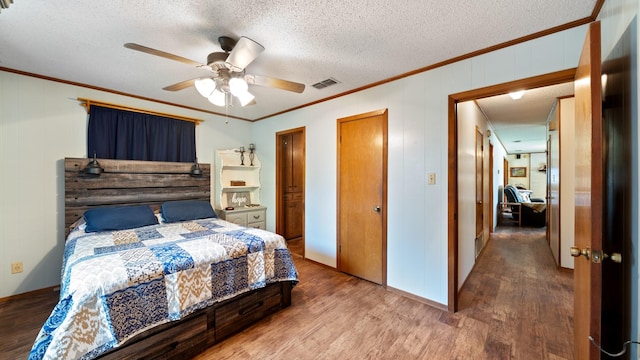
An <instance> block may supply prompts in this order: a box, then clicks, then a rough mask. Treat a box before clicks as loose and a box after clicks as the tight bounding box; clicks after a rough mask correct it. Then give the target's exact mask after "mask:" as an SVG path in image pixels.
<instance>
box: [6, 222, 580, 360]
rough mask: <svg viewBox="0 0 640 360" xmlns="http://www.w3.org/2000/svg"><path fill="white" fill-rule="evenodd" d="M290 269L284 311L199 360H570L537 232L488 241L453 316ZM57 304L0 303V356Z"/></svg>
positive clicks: (564, 280)
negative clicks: (295, 274) (296, 279)
mask: <svg viewBox="0 0 640 360" xmlns="http://www.w3.org/2000/svg"><path fill="white" fill-rule="evenodd" d="M295 261H296V265H297V267H298V271H299V274H300V283H299V284H298V285H297V286H296V287H295V288H294V289H293V294H292V301H293V304H292V305H291V307H289V308H287V309H284V310H283V311H280V312H279V313H277V314H275V315H272V316H271V317H269V318H267V319H265V320H263V321H261V322H260V323H258V324H256V325H254V326H252V327H250V328H249V329H247V330H245V331H243V332H242V333H239V334H237V335H235V336H233V337H231V338H229V339H227V340H225V341H224V342H222V343H221V344H218V345H216V346H213V347H211V348H209V349H208V350H207V351H206V352H205V353H203V354H201V355H200V356H198V357H197V359H199V360H205V359H211V360H213V359H236V358H243V359H246V358H253V359H285V358H286V359H335V358H350V359H396V358H402V359H554V360H557V359H573V355H572V346H573V345H572V344H573V320H572V315H573V310H572V306H573V280H572V279H573V275H572V274H571V272H568V271H562V270H557V269H556V267H555V265H554V263H553V259H552V257H551V254H550V251H549V248H548V246H547V245H546V240H545V239H544V230H539V229H536V230H532V229H527V228H517V227H515V228H513V227H502V228H499V230H498V231H497V232H496V233H494V234H492V239H491V240H490V241H489V242H488V244H487V246H486V248H485V250H484V252H483V253H482V254H481V255H480V257H479V259H478V262H477V264H476V267H475V269H474V271H473V272H472V273H471V275H470V276H469V278H468V279H467V281H466V283H465V284H464V286H463V288H462V290H461V292H460V297H459V298H460V311H459V312H457V313H455V314H451V313H448V312H446V311H442V310H438V309H435V308H433V307H430V306H428V305H426V304H423V303H420V302H417V301H415V300H412V299H409V298H406V297H404V296H402V295H400V294H398V293H395V292H392V291H388V290H386V289H384V288H382V287H381V286H378V285H375V284H373V283H370V282H367V281H364V280H360V279H358V278H355V277H352V276H349V275H346V274H343V273H339V272H337V271H334V270H332V269H329V268H327V267H325V266H321V265H318V264H316V263H314V262H311V261H308V260H303V259H302V258H299V257H295ZM56 297H57V294H51V293H48V294H44V295H38V296H37V297H34V298H32V299H27V300H18V301H8V302H5V303H1V304H0V339H2V342H0V354H2V355H0V358H5V356H7V357H6V358H8V359H14V358H15V359H18V358H26V356H27V354H28V351H29V349H30V347H31V344H32V342H33V339H34V338H35V336H36V334H37V332H38V331H39V329H40V326H41V325H42V323H43V322H44V320H45V319H46V317H47V316H48V314H49V313H50V311H51V309H52V308H53V306H54V304H55V301H56ZM25 314H29V316H25Z"/></svg>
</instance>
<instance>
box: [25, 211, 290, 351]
mask: <svg viewBox="0 0 640 360" xmlns="http://www.w3.org/2000/svg"><path fill="white" fill-rule="evenodd" d="M287 280H292V281H294V283H297V281H298V274H297V271H296V268H295V266H294V264H293V260H292V257H291V253H290V252H289V250H288V249H287V245H286V242H285V240H284V238H282V237H281V236H280V235H277V234H274V233H271V232H268V231H264V230H260V229H253V228H245V227H240V226H238V225H235V224H232V223H229V222H226V221H224V220H220V219H202V220H194V221H187V222H180V223H171V224H159V225H152V226H145V227H141V228H137V229H131V230H122V231H113V232H98V233H85V232H84V231H83V230H82V229H79V230H76V231H74V232H72V233H71V234H70V235H69V237H68V239H67V243H66V245H65V252H64V259H63V266H62V283H61V286H60V301H59V302H58V304H57V305H56V307H55V308H54V310H53V312H52V314H51V316H50V317H49V319H48V320H47V321H46V323H45V324H44V326H43V327H42V329H41V330H40V333H39V334H38V336H37V338H36V340H35V343H34V345H33V348H32V349H31V353H30V355H29V359H92V358H95V357H97V356H99V355H100V354H103V353H104V352H106V351H108V350H110V349H112V348H115V347H117V346H119V345H121V344H123V343H124V342H125V341H126V340H127V339H129V338H131V337H133V336H135V335H136V334H139V333H141V332H143V331H145V330H147V329H149V328H151V327H153V326H156V325H159V324H163V323H166V322H169V321H173V320H179V319H181V318H184V317H185V316H187V315H189V314H191V313H193V312H194V311H196V310H198V309H202V308H205V307H207V306H210V305H212V304H214V303H216V302H219V301H222V300H225V299H229V298H232V297H234V296H236V295H238V294H241V293H243V292H247V291H250V290H252V289H256V288H261V287H264V286H265V285H266V284H269V283H273V282H278V281H287Z"/></svg>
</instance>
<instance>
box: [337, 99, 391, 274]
mask: <svg viewBox="0 0 640 360" xmlns="http://www.w3.org/2000/svg"><path fill="white" fill-rule="evenodd" d="M386 179H387V111H386V110H381V111H374V112H370V113H366V114H362V115H356V116H352V117H347V118H343V119H339V120H338V191H337V194H338V199H337V202H338V219H337V226H338V244H337V245H338V256H337V258H338V270H340V271H343V272H346V273H349V274H352V275H355V276H357V277H360V278H362V279H365V280H369V281H371V282H374V283H377V284H382V285H386V196H387V190H386Z"/></svg>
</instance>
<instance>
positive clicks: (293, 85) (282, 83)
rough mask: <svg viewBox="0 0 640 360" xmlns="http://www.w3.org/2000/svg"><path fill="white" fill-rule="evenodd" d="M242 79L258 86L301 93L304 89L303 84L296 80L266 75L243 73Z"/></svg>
mask: <svg viewBox="0 0 640 360" xmlns="http://www.w3.org/2000/svg"><path fill="white" fill-rule="evenodd" d="M244 79H245V80H246V81H247V83H248V84H254V85H259V86H267V87H272V88H276V89H282V90H287V91H293V92H296V93H302V92H303V91H304V87H305V86H304V84H300V83H297V82H293V81H289V80H282V79H276V78H272V77H268V76H262V75H245V77H244Z"/></svg>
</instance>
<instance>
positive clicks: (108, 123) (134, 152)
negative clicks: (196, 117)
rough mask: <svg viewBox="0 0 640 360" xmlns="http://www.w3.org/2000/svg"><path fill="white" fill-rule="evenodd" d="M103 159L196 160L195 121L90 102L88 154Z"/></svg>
mask: <svg viewBox="0 0 640 360" xmlns="http://www.w3.org/2000/svg"><path fill="white" fill-rule="evenodd" d="M94 151H95V152H96V156H97V157H99V158H103V159H119V160H147V161H172V162H194V161H195V159H196V124H195V123H194V122H190V121H184V120H177V119H171V118H167V117H163V116H157V115H150V114H144V113H137V112H132V111H126V110H117V109H111V108H106V107H101V106H96V105H91V109H90V111H89V126H88V134H87V155H88V156H89V157H92V156H93V152H94Z"/></svg>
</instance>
